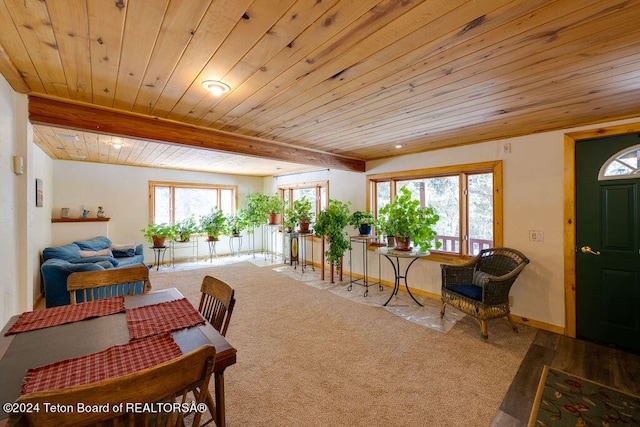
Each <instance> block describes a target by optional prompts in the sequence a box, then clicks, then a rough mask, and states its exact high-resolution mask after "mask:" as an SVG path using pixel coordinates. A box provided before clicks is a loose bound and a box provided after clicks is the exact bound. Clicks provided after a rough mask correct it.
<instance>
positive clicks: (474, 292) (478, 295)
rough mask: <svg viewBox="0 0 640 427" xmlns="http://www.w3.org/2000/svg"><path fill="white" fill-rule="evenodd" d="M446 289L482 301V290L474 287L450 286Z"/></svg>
mask: <svg viewBox="0 0 640 427" xmlns="http://www.w3.org/2000/svg"><path fill="white" fill-rule="evenodd" d="M447 289H450V290H452V291H453V292H455V293H457V294H460V295H464V296H465V297H468V298H472V299H474V300H477V301H482V288H481V287H480V286H475V285H451V286H448V287H447Z"/></svg>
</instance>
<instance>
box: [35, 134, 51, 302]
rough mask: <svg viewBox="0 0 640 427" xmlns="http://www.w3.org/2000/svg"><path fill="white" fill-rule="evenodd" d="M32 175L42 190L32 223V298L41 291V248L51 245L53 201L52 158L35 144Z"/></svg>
mask: <svg viewBox="0 0 640 427" xmlns="http://www.w3.org/2000/svg"><path fill="white" fill-rule="evenodd" d="M31 163H32V165H33V171H34V173H33V175H34V179H35V178H39V179H41V180H42V187H43V191H44V197H43V199H44V200H43V204H42V205H43V206H42V207H37V208H34V213H33V223H32V236H33V237H32V239H33V250H32V251H31V258H32V260H33V265H34V268H33V269H32V271H33V290H32V294H33V298H34V301H35V299H36V298H37V297H38V296H39V295H40V293H41V292H42V288H43V284H42V275H41V274H40V265H41V263H42V259H41V258H42V250H43V249H44V248H46V247H48V246H52V237H51V226H52V224H51V205H52V203H53V188H54V180H53V160H52V159H51V158H49V156H48V155H47V154H46V153H45V152H44V151H42V150H41V149H40V148H39V147H38V146H37V145H35V144H33V158H32V162H31Z"/></svg>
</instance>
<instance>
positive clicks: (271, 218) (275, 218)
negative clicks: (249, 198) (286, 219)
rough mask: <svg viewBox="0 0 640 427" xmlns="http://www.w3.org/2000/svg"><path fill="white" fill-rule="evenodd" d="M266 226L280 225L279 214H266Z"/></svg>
mask: <svg viewBox="0 0 640 427" xmlns="http://www.w3.org/2000/svg"><path fill="white" fill-rule="evenodd" d="M268 224H269V225H276V224H280V214H279V213H270V214H268Z"/></svg>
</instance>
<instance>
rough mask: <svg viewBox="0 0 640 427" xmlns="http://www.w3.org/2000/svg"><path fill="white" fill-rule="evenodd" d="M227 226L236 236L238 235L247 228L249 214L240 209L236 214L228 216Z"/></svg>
mask: <svg viewBox="0 0 640 427" xmlns="http://www.w3.org/2000/svg"><path fill="white" fill-rule="evenodd" d="M227 227H228V229H229V230H230V231H231V234H232V235H233V236H234V237H238V236H239V235H240V233H241V232H242V230H244V229H246V228H247V214H246V211H245V210H244V209H240V210H239V211H238V213H237V214H236V215H229V216H228V217H227Z"/></svg>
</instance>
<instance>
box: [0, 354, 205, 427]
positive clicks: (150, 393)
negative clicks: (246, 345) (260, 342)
mask: <svg viewBox="0 0 640 427" xmlns="http://www.w3.org/2000/svg"><path fill="white" fill-rule="evenodd" d="M215 357H216V351H215V348H214V347H213V346H212V345H205V346H202V347H200V348H197V349H195V350H193V351H191V352H189V353H187V354H183V355H182V356H180V357H178V358H176V359H172V360H170V361H168V362H165V363H163V364H160V365H157V366H154V367H151V368H147V369H144V370H142V371H138V372H134V373H132V374H129V375H124V376H121V377H116V378H111V379H107V380H104V381H100V382H96V383H91V384H85V385H81V386H76V387H71V388H66V389H62V390H53V391H43V392H38V393H29V394H25V395H22V396H20V397H19V398H18V399H17V400H16V403H17V404H19V405H16V407H18V408H35V407H36V406H35V405H38V406H37V407H38V408H40V410H39V411H38V412H35V411H26V410H25V411H23V412H19V413H12V414H10V415H9V425H10V426H20V427H22V426H33V427H48V426H56V427H64V426H97V425H102V426H104V425H113V426H116V425H118V426H122V425H126V426H152V425H155V426H160V425H162V426H182V425H185V422H186V420H185V411H183V410H184V409H185V408H187V409H189V408H191V407H192V406H194V404H192V403H191V402H190V401H187V400H186V396H187V394H188V393H190V392H193V393H194V396H195V405H198V404H202V403H205V399H206V396H207V393H203V392H202V391H201V390H205V391H206V390H207V388H208V386H209V380H210V378H211V373H212V370H213V366H214V363H215ZM78 403H82V405H84V406H83V407H84V408H96V409H99V408H104V407H105V404H108V408H109V411H106V412H102V411H98V410H93V411H84V412H82V411H78V410H77V409H76V408H77V405H78ZM153 403H156V405H149V406H148V407H147V410H144V408H142V407H141V406H137V407H136V406H134V405H131V404H140V405H142V404H153ZM45 405H48V407H49V408H51V407H56V408H69V410H67V411H61V412H53V411H50V410H44V408H45ZM121 405H122V406H121ZM176 407H177V408H176ZM167 408H168V409H174V411H165V410H166V409H167ZM200 417H201V413H200V412H197V411H195V412H194V415H193V423H192V424H191V425H193V426H197V425H199V423H200ZM190 418H191V417H188V419H190Z"/></svg>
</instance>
